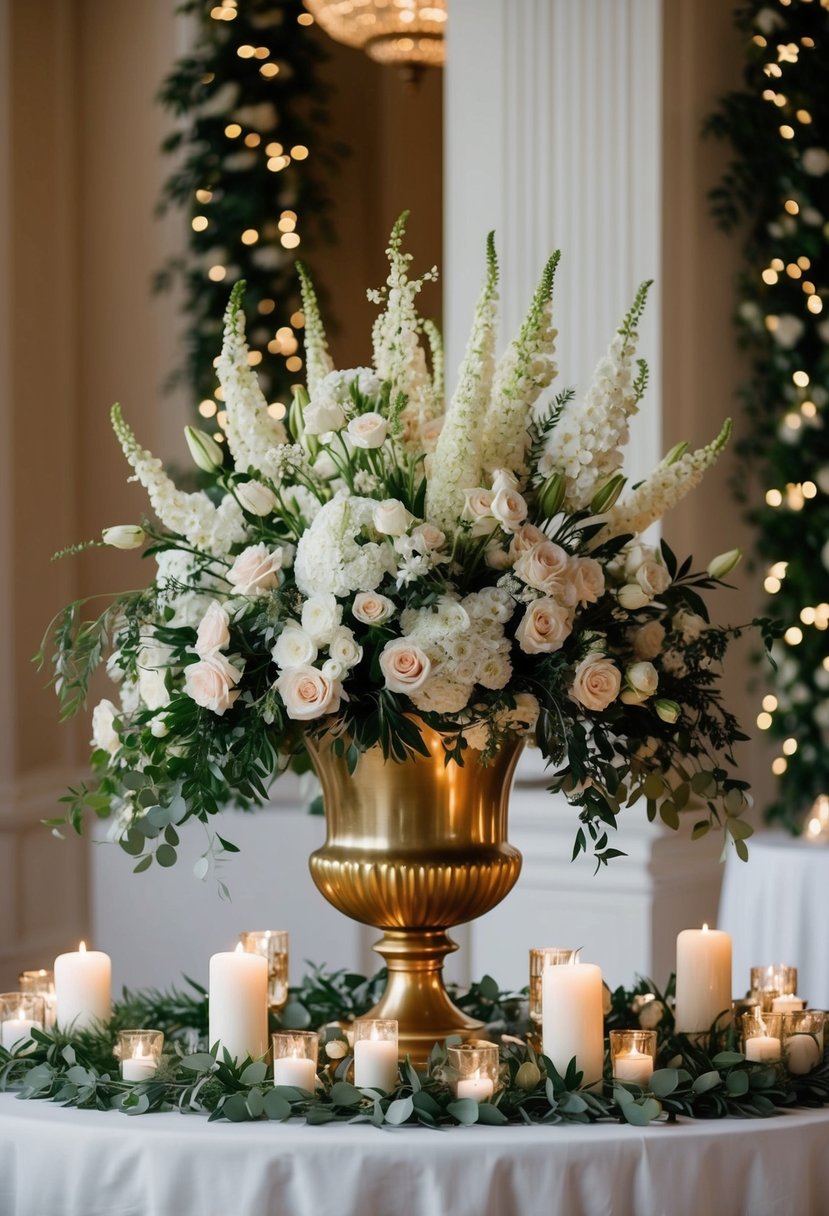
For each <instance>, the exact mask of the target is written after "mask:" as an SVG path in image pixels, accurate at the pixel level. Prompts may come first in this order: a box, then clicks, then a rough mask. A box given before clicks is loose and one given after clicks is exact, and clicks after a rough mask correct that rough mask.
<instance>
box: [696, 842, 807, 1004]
mask: <svg viewBox="0 0 829 1216" xmlns="http://www.w3.org/2000/svg"><path fill="white" fill-rule="evenodd" d="M827 924H829V848H827V847H826V846H825V845H819V844H811V843H810V842H809V841H807V840H805V839H804V838H803V837H793V836H787V835H785V834H784V833H782V832H764V833H763V834H761V835H758V836H754V837H752V839H751V840H750V841H749V859H748V863H747V864H746V863H745V862H742V861H740V860H739V858H738V857H737V855H736V854H735V853H734V851H733V850H731V851H730V852H729V857H728V862H727V863H726V867H725V877H724V879H723V889H722V897H721V899H720V913H719V919H718V921H717V927H718V928H719V929H725V930H726V931H727V932H728V933H730V934H732V936H733V939H734V942H733V949H734V955H733V958H734V992H735V994H740V995H741V994H742V993H743V992H744V991H746V989H747V988H748V986H749V982H750V971H751V968H752V967H755V966H761V965H764V964H766V963H786V964H788V965H789V966H794V967H797V970H798V992H799V993H800V995H802V996H804V997H805V998H806V1000H807V1001H808V1002H809V1004H810V1006H812V1007H813V1008H816V1009H829V946H827V941H826V926H827Z"/></svg>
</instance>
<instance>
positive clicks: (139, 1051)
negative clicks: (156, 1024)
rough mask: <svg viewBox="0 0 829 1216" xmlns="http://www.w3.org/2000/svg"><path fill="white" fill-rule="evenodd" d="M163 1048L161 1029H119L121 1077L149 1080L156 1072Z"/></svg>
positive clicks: (125, 1079)
mask: <svg viewBox="0 0 829 1216" xmlns="http://www.w3.org/2000/svg"><path fill="white" fill-rule="evenodd" d="M163 1050H164V1031H163V1030H120V1031H119V1032H118V1055H119V1057H120V1060H121V1079H122V1080H124V1081H149V1079H150V1077H154V1076H155V1074H156V1073H157V1072H158V1066H159V1064H160V1063H161V1053H162V1051H163Z"/></svg>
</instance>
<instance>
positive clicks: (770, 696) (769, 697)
mask: <svg viewBox="0 0 829 1216" xmlns="http://www.w3.org/2000/svg"><path fill="white" fill-rule="evenodd" d="M763 709H764V710H765V711H766V713H767V714H773V713H774V711H775V710H776V709H777V697H776V696H775V695H774V693H773V692H767V693H766V695H765V696H764V697H763Z"/></svg>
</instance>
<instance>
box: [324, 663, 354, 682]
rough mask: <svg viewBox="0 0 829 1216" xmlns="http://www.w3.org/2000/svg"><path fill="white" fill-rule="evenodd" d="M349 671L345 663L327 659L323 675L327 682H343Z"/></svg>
mask: <svg viewBox="0 0 829 1216" xmlns="http://www.w3.org/2000/svg"><path fill="white" fill-rule="evenodd" d="M347 671H348V668H347V667H346V665H345V663H341V662H340V661H339V659H326V660H325V662H324V663H323V665H322V674H323V675H324V676H325V678H326V679H327V680H341V679H342V678H343V676H344V675H345V674H346V672H347Z"/></svg>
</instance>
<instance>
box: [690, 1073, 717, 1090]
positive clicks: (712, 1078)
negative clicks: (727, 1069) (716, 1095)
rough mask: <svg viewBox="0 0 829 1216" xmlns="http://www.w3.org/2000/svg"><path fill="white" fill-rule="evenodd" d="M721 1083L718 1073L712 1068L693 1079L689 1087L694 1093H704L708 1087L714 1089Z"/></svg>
mask: <svg viewBox="0 0 829 1216" xmlns="http://www.w3.org/2000/svg"><path fill="white" fill-rule="evenodd" d="M721 1083H722V1077H721V1076H720V1074H719V1073H718V1072H717V1071H716V1070H713V1071H711V1072H703V1073H700V1075H699V1076H698V1077H697V1078H696V1079H695V1080H694V1083H693V1085H692V1086H691V1089H692V1090H693V1091H694V1093H695V1094H705V1093H707V1092H708V1090H709V1089H715V1088H716V1087H717V1086H718V1085H720V1084H721Z"/></svg>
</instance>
